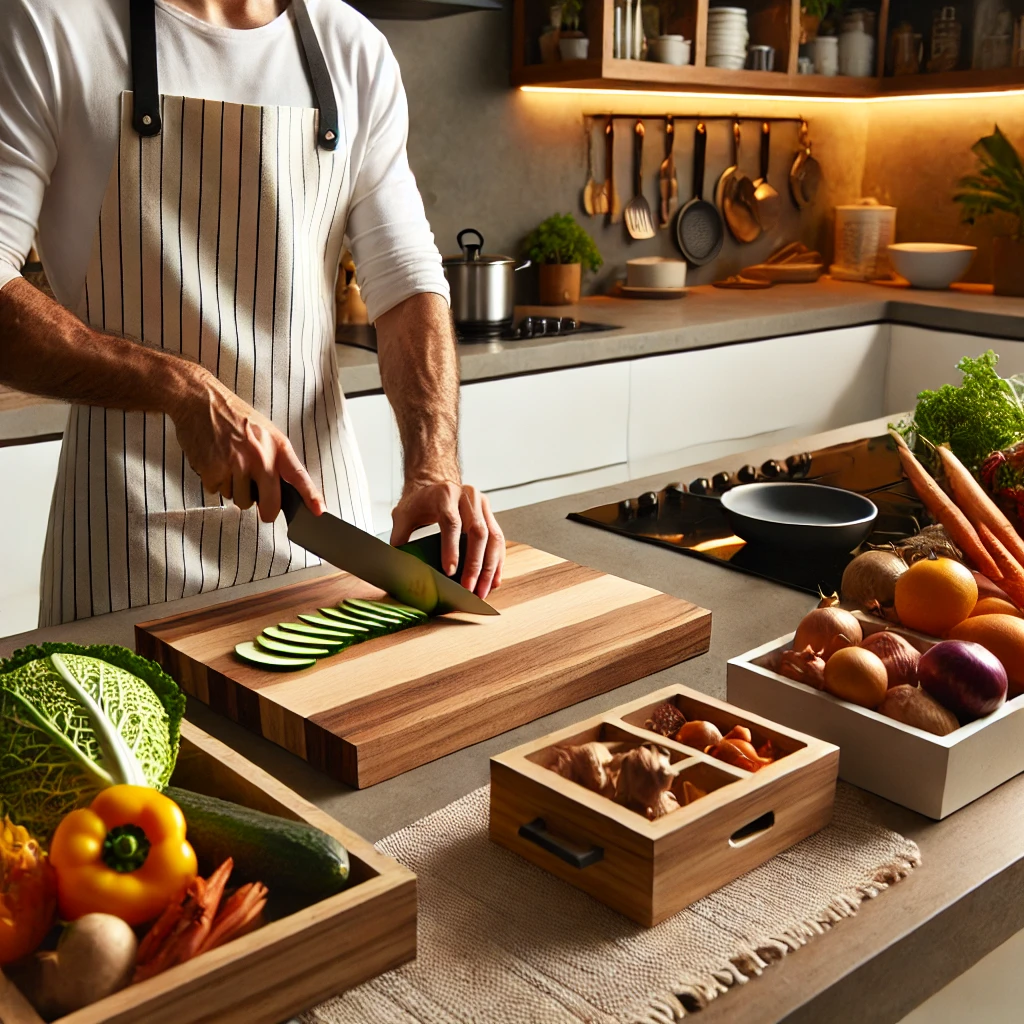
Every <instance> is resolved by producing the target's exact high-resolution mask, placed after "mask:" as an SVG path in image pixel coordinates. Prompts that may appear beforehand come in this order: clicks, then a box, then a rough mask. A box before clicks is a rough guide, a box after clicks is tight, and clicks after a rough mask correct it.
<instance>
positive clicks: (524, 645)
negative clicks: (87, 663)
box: [136, 544, 711, 787]
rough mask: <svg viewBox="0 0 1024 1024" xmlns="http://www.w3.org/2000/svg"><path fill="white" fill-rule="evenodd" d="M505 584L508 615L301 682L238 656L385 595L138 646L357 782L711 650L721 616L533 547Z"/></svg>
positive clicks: (216, 614)
mask: <svg viewBox="0 0 1024 1024" xmlns="http://www.w3.org/2000/svg"><path fill="white" fill-rule="evenodd" d="M503 575H504V582H503V584H502V586H501V588H500V589H499V590H497V591H495V593H494V594H493V595H492V598H491V600H492V603H493V604H494V606H495V607H496V608H497V609H498V610H499V611H500V612H501V615H500V617H494V618H486V619H482V618H479V617H476V616H472V615H464V614H450V615H445V616H443V617H442V618H438V619H434V620H432V621H431V622H429V623H428V624H426V625H423V626H417V627H413V628H410V629H407V630H404V631H402V632H400V633H396V634H394V635H392V636H387V637H380V638H377V639H374V640H369V641H366V642H364V643H361V644H358V645H357V646H355V647H352V648H350V649H349V650H347V651H345V652H343V653H341V654H338V655H334V656H332V657H329V658H325V659H323V660H322V661H319V662H318V663H317V664H316V665H315V666H313V667H312V668H309V669H306V670H304V671H301V672H294V673H280V672H272V671H265V670H262V669H259V668H257V667H256V666H251V665H247V664H244V663H242V662H240V661H239V660H238V659H237V658H236V657H235V655H234V646H235V644H237V643H240V642H242V641H245V640H251V639H252V638H253V637H254V636H256V635H257V634H258V633H259V632H260V631H261V630H262V629H263V628H264V627H266V626H268V625H271V624H272V623H275V622H284V621H289V620H292V619H294V618H295V616H296V615H297V614H298V613H299V612H304V611H315V609H317V608H319V607H321V606H325V605H333V604H337V603H339V602H340V601H341V600H343V599H344V598H346V597H354V596H361V597H370V598H375V597H380V596H381V594H380V591H376V590H374V589H373V588H371V587H369V586H368V585H367V584H365V583H363V582H362V581H360V580H357V579H355V578H354V577H351V576H349V575H347V574H344V573H338V574H334V575H331V576H325V577H322V578H319V579H317V580H313V581H310V582H304V583H297V584H292V585H291V586H287V587H282V588H280V589H278V590H274V591H271V592H268V593H264V594H258V595H254V596H253V597H249V598H244V599H241V600H238V601H226V602H224V603H223V604H220V605H218V606H216V607H215V608H212V609H209V610H206V611H202V612H192V613H189V614H186V615H179V616H174V617H171V618H168V619H163V620H160V621H157V622H149V623H142V624H140V625H139V626H137V627H136V645H137V647H138V650H139V652H140V653H142V654H144V655H146V656H147V657H151V658H153V659H155V660H156V661H159V662H160V663H161V664H162V665H163V666H164V667H165V668H166V669H167V670H168V671H169V672H170V673H171V674H172V675H173V676H174V677H175V678H176V679H177V680H178V681H179V682H180V683H181V685H182V687H183V688H184V689H185V690H186V692H188V693H190V694H192V695H193V696H194V697H197V698H199V699H200V700H202V701H204V702H206V703H208V704H209V705H210V706H211V707H213V708H214V709H215V710H217V711H220V712H221V713H223V714H226V715H227V716H228V717H230V718H232V719H233V720H235V721H237V722H240V723H242V724H243V725H245V726H247V727H248V728H250V729H252V730H253V731H255V732H257V733H258V734H260V735H262V736H264V737H266V738H267V739H270V740H272V741H273V742H275V743H277V744H279V745H280V746H283V747H285V748H286V749H287V750H290V751H291V752H292V753H294V754H297V755H298V756H299V757H302V758H305V759H306V760H307V761H309V762H310V763H311V764H313V765H315V766H317V767H318V768H320V769H321V770H323V771H326V772H327V773H328V774H330V775H331V776H333V777H334V778H337V779H340V780H341V781H343V782H346V783H348V784H349V785H352V786H358V787H363V786H369V785H373V784H374V783H376V782H380V781H382V780H384V779H388V778H391V777H393V776H394V775H397V774H400V773H401V772H404V771H408V770H409V769H410V768H414V767H416V766H418V765H421V764H425V763H426V762H428V761H431V760H433V759H435V758H437V757H441V756H443V755H444V754H447V753H451V752H452V751H453V750H459V749H461V748H462V747H465V746H469V745H470V744H472V743H476V742H479V741H480V740H483V739H487V738H488V737H490V736H495V735H497V734H498V733H502V732H505V731H507V730H508V729H511V728H514V727H515V726H518V725H522V724H523V723H525V722H528V721H531V720H533V719H535V718H539V717H540V716H542V715H545V714H549V713H550V712H552V711H556V710H558V709H559V708H563V707H568V706H569V705H571V704H575V703H577V702H579V701H581V700H584V699H585V698H587V697H590V696H593V695H594V694H597V693H603V692H604V691H606V690H610V689H612V688H614V687H617V686H621V685H623V684H624V683H627V682H632V681H633V680H635V679H640V678H642V677H644V676H646V675H649V674H651V673H653V672H657V671H660V670H661V669H663V668H667V667H668V666H670V665H674V664H677V663H678V662H680V661H683V660H685V659H686V658H690V657H693V656H694V655H697V654H701V653H703V652H705V651H706V650H707V649H708V646H709V643H710V636H711V613H710V612H707V611H705V610H704V609H702V608H698V607H696V606H695V605H692V604H690V603H688V602H686V601H682V600H679V599H678V598H674V597H669V596H668V595H665V594H661V593H659V592H658V591H656V590H652V589H650V588H649V587H644V586H641V585H640V584H638V583H632V582H630V581H628V580H623V579H619V578H618V577H615V576H609V575H607V574H605V573H601V572H598V571H597V570H595V569H588V568H585V567H583V566H580V565H576V564H575V563H573V562H569V561H566V560H565V559H562V558H558V557H557V556H555V555H549V554H547V553H546V552H543V551H538V550H537V549H535V548H531V547H528V546H527V545H524V544H510V545H509V550H508V560H507V563H506V569H505V572H504V574H503Z"/></svg>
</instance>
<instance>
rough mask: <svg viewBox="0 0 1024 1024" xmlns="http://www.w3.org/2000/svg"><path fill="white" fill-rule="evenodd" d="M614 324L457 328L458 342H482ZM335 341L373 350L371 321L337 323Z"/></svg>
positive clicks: (546, 321)
mask: <svg viewBox="0 0 1024 1024" xmlns="http://www.w3.org/2000/svg"><path fill="white" fill-rule="evenodd" d="M618 329H619V325H618V324H599V323H593V322H592V321H590V320H576V319H574V318H573V317H571V316H524V317H523V318H522V319H521V320H520V321H519V322H518V323H516V324H515V325H513V326H511V327H496V328H490V329H482V330H478V331H477V330H469V329H467V328H464V327H460V328H458V330H457V332H456V333H457V334H458V338H459V341H460V342H463V343H464V344H467V345H472V344H477V343H479V342H486V341H527V340H529V339H531V338H564V337H567V336H568V335H570V334H590V333H593V332H594V331H617V330H618ZM337 337H338V342H339V343H340V344H342V345H352V346H354V347H355V348H365V349H368V350H369V351H371V352H376V351H377V332H376V331H375V330H374V328H373V325H372V324H340V325H339V326H338V336H337Z"/></svg>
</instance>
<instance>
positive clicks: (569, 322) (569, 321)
mask: <svg viewBox="0 0 1024 1024" xmlns="http://www.w3.org/2000/svg"><path fill="white" fill-rule="evenodd" d="M577 327H579V324H578V323H577V322H576V321H575V320H574V319H573V318H572V317H571V316H563V317H562V319H561V320H559V321H558V329H559V330H560V331H565V332H566V333H568V332H569V331H575V330H576V328H577Z"/></svg>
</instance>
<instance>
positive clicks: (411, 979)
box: [302, 783, 920, 1024]
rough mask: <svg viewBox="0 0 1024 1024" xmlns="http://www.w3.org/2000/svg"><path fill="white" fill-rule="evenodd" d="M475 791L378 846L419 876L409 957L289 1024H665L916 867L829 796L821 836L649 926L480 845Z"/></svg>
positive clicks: (857, 808)
mask: <svg viewBox="0 0 1024 1024" xmlns="http://www.w3.org/2000/svg"><path fill="white" fill-rule="evenodd" d="M488 798H489V790H488V789H487V788H486V787H485V788H484V789H478V790H477V791H476V792H474V793H470V794H469V795H468V796H466V797H463V798H462V799H461V800H457V801H456V802H455V803H453V804H449V805H448V806H447V807H444V808H442V809H441V810H439V811H437V812H435V813H434V814H431V815H430V816H428V817H426V818H423V819H422V820H420V821H418V822H416V823H415V824H413V825H411V826H409V827H408V828H405V829H402V831H400V832H396V833H395V834H394V835H392V836H389V837H388V838H387V839H384V840H382V841H381V842H380V843H379V844H378V847H379V849H380V850H381V851H383V852H384V853H386V854H389V855H390V856H392V857H394V858H396V859H397V860H399V861H400V862H401V863H402V864H405V865H406V866H407V867H409V868H411V869H412V870H413V871H415V872H416V874H417V876H418V877H419V883H418V885H419V890H418V891H419V950H418V954H417V958H416V960H415V961H414V962H413V963H410V964H406V965H405V966H403V967H399V968H398V969H397V970H394V971H390V972H388V973H387V974H384V975H382V976H381V977H379V978H375V979H373V980H371V981H369V982H367V983H365V984H364V985H361V986H360V987H359V988H356V989H353V990H352V991H350V992H347V993H345V994H344V995H342V996H340V997H338V998H336V999H332V1000H330V1001H329V1002H326V1003H324V1004H322V1005H321V1006H319V1007H316V1008H315V1009H313V1010H311V1011H309V1012H308V1013H306V1014H305V1015H304V1016H303V1018H302V1020H303V1022H304V1024H491V1022H493V1024H581V1022H586V1024H639V1022H644V1024H647V1022H650V1024H668V1022H672V1021H677V1020H679V1019H681V1018H682V1017H684V1016H686V1015H687V1014H688V1013H693V1012H694V1011H696V1010H698V1009H700V1008H702V1007H704V1006H706V1005H707V1004H708V1003H709V1002H710V1001H711V1000H712V999H715V998H717V997H718V996H720V995H722V994H723V993H726V992H728V990H729V989H730V988H731V987H732V986H733V985H736V984H741V983H744V982H746V981H748V980H749V979H751V978H755V977H757V976H758V975H759V974H761V972H762V971H763V970H764V969H765V968H766V967H767V966H768V965H769V964H771V963H773V962H774V961H776V960H778V959H780V958H781V957H783V956H785V955H786V954H787V953H790V952H793V951H795V950H798V949H799V948H800V947H801V946H804V945H806V944H807V943H808V942H809V941H811V940H812V939H815V938H817V937H819V936H822V935H824V934H825V933H826V932H827V931H828V930H829V929H830V928H832V926H833V925H835V924H837V923H839V922H840V921H842V920H843V918H845V917H850V916H852V915H853V914H855V913H856V912H857V907H858V906H859V905H860V903H861V901H863V900H865V899H871V898H874V897H875V896H877V895H879V893H881V892H882V891H884V890H885V889H886V888H888V887H889V886H890V885H891V884H893V883H894V882H897V881H899V880H900V879H901V878H904V877H905V876H906V875H907V874H908V873H909V872H910V870H911V869H912V868H914V867H916V866H917V865H918V864H919V863H920V851H919V850H918V848H917V845H916V844H915V843H913V842H911V841H910V840H909V839H905V838H904V837H903V836H901V835H899V834H897V833H895V832H890V831H889V830H888V829H886V828H883V827H882V826H880V825H878V824H877V823H876V822H874V821H873V820H872V819H871V816H870V813H869V812H868V810H867V809H866V807H865V805H864V803H863V801H862V798H861V796H860V794H859V792H858V791H857V790H855V789H853V788H852V787H850V786H846V785H844V784H842V783H840V785H839V789H838V792H837V794H836V805H835V815H834V817H833V821H832V824H831V825H829V826H828V827H827V828H825V829H823V830H822V831H821V832H819V833H817V834H816V835H813V836H811V837H810V838H809V839H805V840H804V841H803V842H802V843H799V844H798V845H797V846H794V847H793V848H792V849H790V850H787V851H786V852H785V853H781V854H779V855H778V856H777V857H775V858H773V859H772V860H770V861H769V862H768V863H767V864H764V865H763V866H761V867H759V868H757V869H756V870H754V871H751V872H749V873H748V874H746V875H744V876H743V877H742V878H739V879H737V880H736V881H735V882H732V883H731V884H730V885H727V886H725V887H724V888H722V889H719V890H718V892H715V893H712V894H711V895H710V896H708V897H706V898H705V899H702V900H700V901H699V902H697V903H694V904H693V905H692V906H690V907H688V908H687V909H686V910H684V911H682V912H681V913H679V914H676V915H675V916H674V917H671V918H669V919H668V920H667V921H665V922H663V923H662V924H660V925H658V926H657V927H655V928H650V929H648V928H642V927H640V926H639V925H636V924H634V923H633V922H632V921H629V920H628V919H627V918H625V917H622V916H620V915H619V914H617V913H615V912H614V911H612V910H609V909H608V908H607V907H605V906H604V905H603V904H601V903H598V902H597V901H596V900H593V899H591V898H590V897H589V896H587V895H586V894H584V893H582V892H579V891H578V890H576V889H574V888H572V887H571V886H569V885H566V884H565V883H563V882H561V881H559V880H558V879H557V878H555V877H554V876H553V875H549V874H548V873H547V872H545V871H542V870H540V869H539V868H537V867H534V866H533V865H532V864H529V863H527V862H526V861H525V860H522V859H521V858H519V857H517V856H516V855H515V854H513V853H510V852H509V851H508V850H506V849H504V848H503V847H500V846H498V845H497V844H496V843H492V842H491V841H490V840H489V839H488V837H487V819H488Z"/></svg>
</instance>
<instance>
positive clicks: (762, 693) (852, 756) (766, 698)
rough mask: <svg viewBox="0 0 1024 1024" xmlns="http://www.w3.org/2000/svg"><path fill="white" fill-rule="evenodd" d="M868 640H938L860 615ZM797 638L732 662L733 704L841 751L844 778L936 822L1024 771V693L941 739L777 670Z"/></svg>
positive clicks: (919, 643)
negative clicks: (887, 635)
mask: <svg viewBox="0 0 1024 1024" xmlns="http://www.w3.org/2000/svg"><path fill="white" fill-rule="evenodd" d="M854 614H856V615H857V618H859V619H860V621H861V627H862V628H863V630H864V635H865V636H867V635H868V634H870V633H877V632H878V631H879V630H882V629H889V630H891V631H892V632H894V633H899V634H901V635H902V636H905V637H906V638H907V639H908V640H909V641H910V642H911V643H912V644H913V645H914V646H915V647H916V648H917V649H918V650H919V651H922V652H924V651H926V650H928V648H929V647H931V646H932V645H933V644H934V643H936V641H935V640H934V639H933V638H931V637H927V636H925V635H923V634H921V633H915V632H913V631H912V630H908V629H901V628H899V627H897V626H894V625H892V624H891V623H888V622H884V621H883V620H881V619H877V618H874V617H872V616H870V615H864V614H863V613H860V612H855V613H854ZM793 636H794V634H793V633H790V634H788V635H787V636H783V637H779V638H778V639H777V640H772V641H770V642H769V643H766V644H763V645H762V646H760V647H757V648H755V649H754V650H752V651H748V652H747V653H746V654H742V655H740V656H739V657H738V658H733V659H732V660H731V661H730V662H729V666H728V676H727V686H728V698H729V700H730V702H732V703H733V704H736V705H738V706H739V707H742V708H746V709H748V710H750V711H753V712H757V713H760V714H767V713H770V714H771V715H772V716H773V717H775V718H777V719H778V720H779V721H780V722H785V723H786V724H787V725H789V726H792V727H793V728H794V729H800V730H801V731H802V732H806V733H809V734H810V735H812V736H817V737H818V738H819V739H823V740H827V741H828V742H829V743H834V744H836V745H837V746H838V747H839V748H840V758H839V777H840V778H841V779H844V780H845V781H846V782H851V783H853V785H855V786H860V787H861V789H866V790H868V791H869V792H871V793H877V794H878V795H879V796H884V797H885V798H886V799H887V800H892V801H893V802H894V803H897V804H901V805H902V806H903V807H909V808H910V809H911V810H912V811H917V812H918V813H919V814H924V815H927V816H928V817H929V818H935V819H936V820H939V819H942V818H945V817H947V816H948V815H950V814H952V813H953V812H954V811H958V810H959V809H960V808H961V807H963V806H965V805H966V804H969V803H970V802H971V801H972V800H977V799H978V797H979V796H984V795H985V794H986V793H988V792H989V791H990V790H993V789H995V788H996V786H1000V785H1002V784H1003V783H1004V782H1006V781H1007V780H1008V779H1012V778H1013V777H1014V776H1015V775H1018V774H1019V773H1020V772H1022V771H1024V695H1022V696H1020V697H1015V698H1014V699H1013V700H1009V701H1007V702H1006V703H1005V704H1004V705H1003V706H1002V707H1001V708H999V709H998V710H996V711H994V712H993V713H992V714H991V715H987V716H986V717H985V718H979V719H978V720H977V721H976V722H971V723H969V724H968V725H964V726H961V727H960V728H959V729H957V730H956V731H954V732H951V733H950V734H949V735H948V736H935V735H933V734H932V733H930V732H925V731H924V730H923V729H917V728H915V727H914V726H912V725H904V724H903V723H902V722H897V721H894V720H893V719H891V718H886V716H885V715H880V714H879V713H878V712H877V711H872V710H870V709H869V708H862V707H859V706H858V705H856V704H850V703H849V702H847V701H845V700H839V698H838V697H833V696H832V695H831V694H830V693H825V692H823V691H821V690H815V689H814V688H813V687H811V686H807V685H806V684H805V683H798V682H796V681H795V680H792V679H787V678H786V677H785V676H782V675H779V674H778V673H777V672H774V671H772V669H771V667H770V666H772V665H774V664H775V659H776V658H777V657H778V653H779V652H780V651H784V650H787V649H788V648H790V647H792V646H793Z"/></svg>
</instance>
